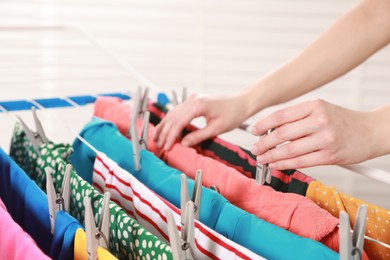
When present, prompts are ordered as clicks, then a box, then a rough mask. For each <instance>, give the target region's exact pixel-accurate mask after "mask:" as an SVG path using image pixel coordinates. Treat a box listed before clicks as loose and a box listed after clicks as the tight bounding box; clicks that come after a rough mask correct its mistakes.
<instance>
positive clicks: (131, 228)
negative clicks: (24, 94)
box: [11, 124, 172, 259]
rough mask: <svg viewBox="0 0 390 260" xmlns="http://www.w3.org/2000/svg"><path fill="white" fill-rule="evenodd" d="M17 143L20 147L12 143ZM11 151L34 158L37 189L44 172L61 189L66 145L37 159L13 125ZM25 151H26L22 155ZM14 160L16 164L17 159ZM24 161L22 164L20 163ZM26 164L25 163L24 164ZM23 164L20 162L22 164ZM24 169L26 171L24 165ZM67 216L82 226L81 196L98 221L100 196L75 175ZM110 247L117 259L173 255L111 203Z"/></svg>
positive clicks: (45, 148) (46, 149) (43, 150)
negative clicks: (49, 173)
mask: <svg viewBox="0 0 390 260" xmlns="http://www.w3.org/2000/svg"><path fill="white" fill-rule="evenodd" d="M16 140H18V141H19V143H15V141H16ZM11 150H13V152H12V153H13V154H26V153H27V154H29V155H31V156H32V158H36V161H35V162H33V164H34V165H36V168H35V169H34V170H33V173H32V174H31V175H32V176H35V177H36V180H35V181H36V182H37V184H38V186H40V187H44V186H45V185H46V177H45V176H46V175H45V169H46V168H50V169H52V178H53V180H56V183H55V185H56V186H57V187H61V184H62V181H63V172H64V170H65V167H66V164H67V162H66V161H65V160H64V158H68V155H69V154H71V152H72V149H71V147H70V146H69V145H67V144H66V145H64V144H53V143H48V144H42V145H41V146H40V147H39V152H40V155H38V154H37V153H36V151H35V150H34V147H33V146H32V145H31V143H30V142H29V141H28V139H27V137H26V136H25V133H24V131H23V129H22V128H21V127H20V125H19V124H16V126H15V130H14V137H13V138H12V144H11ZM25 150H27V151H25ZM16 160H19V159H18V158H16ZM20 161H23V160H20ZM24 161H25V160H24ZM21 163H23V162H21ZM24 167H26V168H28V166H27V165H24ZM70 183H71V185H70V190H71V200H70V214H71V215H72V216H74V217H76V219H78V220H79V221H80V222H81V223H83V222H84V212H85V211H84V204H83V198H84V196H87V195H89V196H90V197H91V201H92V202H91V204H92V207H93V212H94V216H95V219H97V220H98V221H99V219H100V214H99V212H101V208H102V204H103V195H102V194H101V193H99V192H98V191H96V190H95V189H94V188H93V187H92V186H91V185H90V184H89V183H87V182H86V181H84V180H83V179H82V178H81V177H80V176H78V175H77V173H76V172H75V171H71V175H70ZM110 215H111V217H110V246H109V251H110V252H111V253H112V254H113V255H115V256H116V257H118V258H121V259H123V258H133V259H134V258H137V257H150V258H153V257H154V256H156V257H158V256H160V257H162V258H163V259H172V253H171V249H170V247H169V246H167V245H166V244H165V243H164V242H162V241H160V240H159V239H157V237H155V236H154V235H152V234H151V233H150V232H148V231H147V230H145V229H144V228H143V227H142V226H140V225H139V224H138V223H137V222H136V221H135V220H134V219H132V218H130V217H129V216H128V215H127V213H126V212H125V211H124V210H123V209H122V208H120V207H119V206H118V205H117V204H116V203H114V202H111V203H110ZM149 242H152V246H151V247H149Z"/></svg>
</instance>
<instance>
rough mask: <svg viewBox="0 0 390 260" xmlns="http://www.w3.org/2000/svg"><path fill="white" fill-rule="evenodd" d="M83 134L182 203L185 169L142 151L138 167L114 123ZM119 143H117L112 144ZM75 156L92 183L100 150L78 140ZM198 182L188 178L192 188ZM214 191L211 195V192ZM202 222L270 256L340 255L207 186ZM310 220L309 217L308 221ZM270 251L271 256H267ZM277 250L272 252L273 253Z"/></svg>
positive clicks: (97, 122)
mask: <svg viewBox="0 0 390 260" xmlns="http://www.w3.org/2000/svg"><path fill="white" fill-rule="evenodd" d="M80 135H81V136H82V137H83V138H84V139H85V140H87V141H88V142H89V143H90V144H91V145H93V146H94V147H95V148H96V149H98V150H99V151H101V152H104V153H106V154H107V156H109V157H110V158H111V159H112V160H114V161H115V162H116V163H118V165H119V166H120V167H122V168H123V169H126V170H127V171H129V172H131V173H132V174H133V175H134V176H135V177H136V178H137V179H138V180H140V181H141V182H142V183H144V184H145V185H147V186H148V187H149V188H150V189H152V190H153V191H154V192H156V193H157V194H159V195H160V196H162V197H163V198H165V199H166V200H168V201H169V202H171V203H172V204H174V205H175V206H176V207H180V174H181V173H180V172H179V171H178V170H176V169H173V168H170V167H168V166H167V165H166V164H165V163H164V162H162V161H161V160H159V159H158V158H156V157H155V156H154V155H153V154H152V153H150V152H148V151H145V150H142V151H141V166H142V168H141V171H135V169H134V161H133V160H132V154H133V150H132V144H131V142H130V141H129V140H127V139H126V138H125V137H124V136H122V135H121V134H120V132H119V131H118V129H117V128H116V127H115V126H114V125H113V124H112V123H110V122H107V121H104V120H101V119H98V118H94V119H92V121H91V122H90V123H88V124H87V125H86V126H85V127H84V129H83V130H82V131H81V133H80ZM113 144H115V145H113ZM73 148H74V153H73V154H72V157H71V161H72V164H73V166H74V167H75V168H76V170H77V172H79V173H80V175H81V176H83V178H85V179H87V180H89V181H91V182H92V171H93V163H94V158H95V157H96V154H94V152H93V151H91V150H90V148H89V147H88V146H86V145H85V144H84V143H82V142H81V141H79V140H75V142H74V144H73ZM192 185H193V181H191V180H190V181H189V188H190V189H192ZM211 193H212V194H214V195H212V194H211ZM202 194H203V195H202V202H201V209H200V221H201V222H202V223H204V224H205V225H206V226H208V227H210V228H212V229H214V230H215V231H217V232H218V233H220V234H222V235H224V236H226V237H228V238H229V239H231V240H233V241H234V242H236V243H238V244H240V245H242V246H244V247H246V248H248V249H250V250H251V251H253V252H254V253H256V254H259V255H261V256H264V257H266V258H278V259H286V258H289V259H291V258H294V257H295V258H300V259H304V258H306V259H314V258H315V259H334V258H337V257H338V255H337V254H336V253H335V252H334V251H332V250H330V249H329V248H327V247H325V246H324V245H322V244H321V243H318V242H316V241H313V240H310V239H305V238H302V237H298V236H296V235H294V234H292V233H290V232H287V231H285V230H283V229H280V228H278V227H277V226H274V225H271V224H269V223H267V222H265V221H263V220H261V219H259V218H257V217H255V216H254V215H252V214H249V213H247V212H245V211H243V210H241V209H239V208H237V207H235V206H234V205H232V204H231V203H229V202H228V201H227V200H226V199H224V198H223V197H222V196H221V195H220V194H218V193H216V192H214V191H212V190H210V189H206V188H204V187H203V189H202ZM308 221H311V219H309V220H306V222H308ZM268 254H270V255H268ZM272 255H273V257H272Z"/></svg>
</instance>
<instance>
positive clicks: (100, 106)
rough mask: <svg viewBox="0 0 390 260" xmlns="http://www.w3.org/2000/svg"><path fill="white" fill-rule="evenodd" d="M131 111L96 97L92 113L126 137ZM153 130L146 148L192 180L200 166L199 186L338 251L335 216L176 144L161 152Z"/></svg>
mask: <svg viewBox="0 0 390 260" xmlns="http://www.w3.org/2000/svg"><path fill="white" fill-rule="evenodd" d="M131 110H132V108H131V107H130V106H129V105H126V104H125V103H123V101H122V100H120V99H117V98H110V97H99V98H98V99H97V101H96V103H95V112H94V114H95V116H98V117H101V118H103V119H106V120H109V121H112V122H113V123H114V124H116V125H117V127H118V128H119V130H120V132H121V133H122V134H124V135H125V136H127V133H128V129H129V126H130V114H131ZM142 123H143V122H142V120H138V121H137V128H138V131H139V132H140V129H141V127H142ZM154 133H155V127H154V126H153V125H151V124H149V140H148V150H149V151H151V152H153V153H154V154H155V155H156V156H158V157H159V158H161V159H162V160H164V161H165V162H166V163H167V164H168V165H170V166H171V167H174V168H176V169H178V170H180V171H182V172H184V173H185V174H186V175H187V176H189V177H190V178H192V179H194V178H195V175H196V171H197V170H198V169H202V171H203V182H202V184H203V186H205V187H210V186H212V185H215V186H217V188H218V190H219V192H220V193H221V194H222V195H223V196H224V197H225V198H226V199H227V200H229V201H230V202H231V203H232V204H234V205H236V206H238V207H240V208H241V209H243V210H245V211H247V212H249V213H252V214H254V215H256V216H257V217H259V218H261V219H263V220H265V221H268V222H270V223H272V224H275V225H278V226H279V227H282V228H284V229H286V230H289V231H291V232H293V233H295V234H297V235H299V236H302V237H307V238H311V239H314V240H317V241H321V242H324V243H325V245H327V246H328V247H329V248H331V249H333V250H335V251H338V246H339V231H338V227H337V225H338V222H339V221H338V219H337V218H335V217H333V216H332V215H331V214H330V213H328V212H327V211H326V210H324V209H322V208H320V207H318V206H317V205H316V204H315V203H314V202H313V201H311V200H310V199H308V198H305V197H303V196H300V195H298V194H292V193H282V192H277V191H275V190H273V189H272V188H271V187H268V186H259V185H257V184H256V181H255V180H254V179H250V178H247V177H245V176H244V175H242V174H241V173H239V172H238V171H237V170H235V169H233V168H230V167H228V166H226V165H224V164H222V163H221V162H218V161H216V160H214V159H211V158H209V157H205V156H202V155H200V154H198V153H197V152H196V150H195V149H193V148H189V147H185V146H182V145H181V144H180V143H176V144H174V145H173V147H172V149H171V150H170V151H161V150H160V149H157V147H156V144H155V142H154V141H153V136H154ZM184 158H185V159H184ZM322 240H324V241H322Z"/></svg>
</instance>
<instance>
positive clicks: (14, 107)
mask: <svg viewBox="0 0 390 260" xmlns="http://www.w3.org/2000/svg"><path fill="white" fill-rule="evenodd" d="M2 30H8V31H29V32H34V31H42V30H50V31H57V32H65V31H72V32H75V33H77V34H79V35H80V36H81V37H83V38H84V39H86V40H87V41H88V42H89V43H90V44H91V46H93V47H94V48H96V49H97V50H99V51H100V52H101V53H103V54H104V55H105V56H106V58H108V59H110V60H111V61H113V62H114V63H115V64H116V65H117V66H118V68H120V69H122V70H124V71H126V73H127V74H128V76H129V77H131V78H133V79H135V80H136V82H134V83H133V85H130V84H129V85H127V86H125V87H124V88H122V90H118V91H115V92H106V91H103V92H101V91H97V93H96V92H95V91H94V92H93V93H92V92H90V91H89V92H87V93H85V92H83V91H82V90H81V91H80V92H81V93H84V94H85V95H73V94H72V95H61V96H56V95H53V96H51V97H39V98H26V99H23V98H22V99H18V100H16V99H5V100H4V99H3V98H1V97H0V116H1V115H2V114H7V115H11V116H14V115H15V114H16V113H21V112H22V111H28V110H30V109H31V107H35V108H36V109H38V110H43V111H50V110H52V111H54V110H56V109H57V111H58V109H65V110H66V113H68V112H69V110H68V109H72V110H74V111H78V110H80V109H81V110H84V111H83V112H87V113H85V114H86V115H87V114H88V115H89V116H90V115H91V114H92V112H91V110H90V109H91V106H90V105H91V104H93V103H94V101H95V100H96V98H97V97H98V96H113V97H117V98H121V99H122V100H130V99H131V98H132V96H133V95H134V93H133V92H132V91H130V90H131V89H134V88H135V87H136V86H138V85H142V86H147V87H149V88H150V94H151V97H152V99H154V100H156V99H157V97H158V95H159V94H160V95H165V96H166V94H164V93H163V92H162V91H161V89H160V88H159V87H158V85H156V84H154V83H153V82H152V81H150V80H149V79H147V78H146V77H144V76H143V75H142V74H141V73H139V72H138V71H137V70H136V69H135V68H134V67H133V66H131V65H130V64H128V63H127V62H124V61H123V60H122V59H121V58H120V57H119V56H118V55H117V54H116V53H115V52H113V51H112V50H110V49H108V48H106V47H105V46H104V45H102V44H101V43H100V42H99V41H97V40H96V38H95V37H94V36H93V35H91V34H90V33H88V32H86V31H84V30H81V29H79V28H76V27H64V26H26V27H9V26H8V27H0V32H1V31H2ZM43 80H45V79H43ZM134 84H137V85H134ZM80 92H79V93H80ZM88 107H89V108H88ZM88 109H89V110H88ZM75 113H77V115H79V113H78V112H75ZM40 115H41V114H40ZM56 120H57V121H58V119H56ZM84 122H87V121H86V120H85V121H84ZM240 130H242V131H245V132H248V131H247V130H246V129H240ZM240 130H238V131H240ZM68 131H70V132H71V134H72V138H74V137H75V136H77V135H78V134H77V131H72V130H70V129H68ZM9 138H10V136H9ZM338 167H341V168H344V169H347V170H349V171H352V172H354V173H357V174H359V175H363V176H366V177H368V178H371V179H374V180H377V181H379V182H382V183H385V184H390V173H389V172H386V171H384V170H381V169H377V168H372V167H368V166H365V165H347V166H338Z"/></svg>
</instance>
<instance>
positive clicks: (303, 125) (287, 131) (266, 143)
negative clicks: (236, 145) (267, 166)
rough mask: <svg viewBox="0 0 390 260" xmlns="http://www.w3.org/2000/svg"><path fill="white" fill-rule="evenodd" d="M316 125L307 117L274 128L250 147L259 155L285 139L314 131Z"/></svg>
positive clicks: (300, 136) (294, 138)
mask: <svg viewBox="0 0 390 260" xmlns="http://www.w3.org/2000/svg"><path fill="white" fill-rule="evenodd" d="M316 127H317V125H316V124H314V122H313V120H312V119H311V118H309V117H307V118H304V119H302V120H298V121H295V122H292V123H287V124H285V125H282V126H280V127H278V128H276V129H275V130H274V131H273V132H271V133H270V134H268V135H265V136H263V137H261V138H260V139H259V140H258V141H257V142H256V143H255V144H254V145H253V146H252V148H251V152H252V153H253V154H254V155H260V154H263V153H265V152H266V151H268V150H270V149H274V148H275V147H276V146H277V145H280V144H283V143H285V142H287V141H293V140H296V139H300V138H302V137H304V136H307V135H310V134H312V133H313V132H315V130H316Z"/></svg>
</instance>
